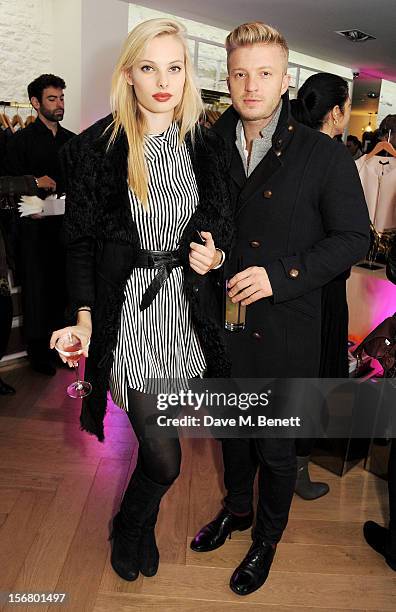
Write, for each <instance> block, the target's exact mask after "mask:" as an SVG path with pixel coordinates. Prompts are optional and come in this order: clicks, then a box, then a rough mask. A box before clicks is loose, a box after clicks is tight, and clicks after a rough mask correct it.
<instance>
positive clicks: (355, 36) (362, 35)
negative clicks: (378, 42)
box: [336, 30, 375, 42]
mask: <svg viewBox="0 0 396 612" xmlns="http://www.w3.org/2000/svg"><path fill="white" fill-rule="evenodd" d="M336 34H339V35H340V36H344V37H345V38H346V39H347V40H349V41H350V42H366V41H367V40H375V36H371V34H366V32H362V31H361V30H337V31H336Z"/></svg>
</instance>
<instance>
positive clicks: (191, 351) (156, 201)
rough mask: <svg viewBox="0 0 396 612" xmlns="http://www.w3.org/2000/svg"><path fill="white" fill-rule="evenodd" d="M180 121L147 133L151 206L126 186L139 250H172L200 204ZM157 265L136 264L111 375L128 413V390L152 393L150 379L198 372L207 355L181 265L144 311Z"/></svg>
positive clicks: (118, 399) (115, 393)
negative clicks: (180, 141)
mask: <svg viewBox="0 0 396 612" xmlns="http://www.w3.org/2000/svg"><path fill="white" fill-rule="evenodd" d="M178 138H179V128H178V126H177V124H176V123H172V124H171V125H170V127H169V128H168V129H167V130H166V131H165V132H164V133H163V134H159V135H150V136H148V137H147V138H146V139H145V156H146V163H147V167H148V172H149V196H148V208H147V209H144V208H143V206H142V204H141V203H140V201H139V200H138V199H137V198H136V196H135V194H134V193H133V192H131V191H130V192H129V197H130V202H131V209H132V216H133V219H134V221H135V223H136V225H137V229H138V232H139V237H140V243H141V248H142V249H148V250H154V251H172V250H174V249H176V248H177V247H178V243H179V241H180V238H181V235H182V233H183V230H184V228H185V227H186V225H187V223H188V221H189V219H190V218H191V216H192V214H193V213H194V211H195V209H196V207H197V205H198V188H197V184H196V180H195V175H194V171H193V167H192V163H191V158H190V155H189V153H188V150H187V147H186V145H185V144H184V143H183V144H182V146H179V144H178ZM157 271H158V270H154V269H147V268H135V269H134V270H133V272H132V275H131V276H130V278H129V280H128V282H127V286H126V289H125V302H124V305H123V309H122V315H121V326H120V330H119V333H118V339H117V346H116V349H115V351H114V362H113V367H112V372H111V376H110V392H111V395H112V398H113V401H114V402H115V403H116V404H117V405H118V406H120V407H121V408H123V409H124V410H127V411H128V396H127V389H128V387H129V388H132V389H136V390H138V391H142V392H145V391H147V388H148V387H147V382H146V381H147V380H150V379H169V378H171V379H182V380H186V379H188V378H193V377H195V376H199V375H201V374H202V372H203V371H204V370H205V367H206V363H205V357H204V354H203V351H202V348H201V346H200V343H199V340H198V337H197V335H196V332H195V330H194V328H193V325H192V322H191V315H190V305H189V303H188V301H187V298H186V296H185V293H184V289H183V268H182V267H177V268H174V269H173V270H172V272H171V274H170V276H169V278H168V279H167V281H166V282H165V283H164V285H163V286H162V287H161V289H160V291H159V293H158V294H157V295H156V297H155V299H154V301H153V302H152V304H151V305H150V306H149V307H148V308H146V310H143V311H140V309H139V304H140V301H141V299H142V296H143V293H144V292H145V290H146V289H147V287H148V285H149V284H150V282H151V281H152V279H153V278H154V276H155V275H156V273H157Z"/></svg>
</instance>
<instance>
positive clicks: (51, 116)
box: [40, 108, 64, 123]
mask: <svg viewBox="0 0 396 612" xmlns="http://www.w3.org/2000/svg"><path fill="white" fill-rule="evenodd" d="M40 112H41V114H42V115H43V117H45V118H46V119H47V121H53V122H56V123H59V122H60V121H62V120H63V115H64V112H63V113H62V115H59V114H55V112H52V113H50V112H48V111H47V110H45V109H42V108H41V109H40Z"/></svg>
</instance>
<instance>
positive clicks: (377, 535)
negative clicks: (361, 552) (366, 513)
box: [363, 521, 396, 571]
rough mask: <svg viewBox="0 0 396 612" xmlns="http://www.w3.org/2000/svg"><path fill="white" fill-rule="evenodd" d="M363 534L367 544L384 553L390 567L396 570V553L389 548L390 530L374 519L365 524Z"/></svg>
mask: <svg viewBox="0 0 396 612" xmlns="http://www.w3.org/2000/svg"><path fill="white" fill-rule="evenodd" d="M363 535H364V539H365V540H366V542H367V544H368V545H369V546H371V548H373V549H374V550H375V552H377V553H379V554H380V555H382V556H383V557H384V558H385V561H386V563H387V564H388V565H389V567H390V568H391V569H393V571H396V554H392V553H391V551H390V550H389V540H390V536H389V530H388V529H386V528H385V527H381V525H378V524H377V523H374V521H367V523H364V526H363Z"/></svg>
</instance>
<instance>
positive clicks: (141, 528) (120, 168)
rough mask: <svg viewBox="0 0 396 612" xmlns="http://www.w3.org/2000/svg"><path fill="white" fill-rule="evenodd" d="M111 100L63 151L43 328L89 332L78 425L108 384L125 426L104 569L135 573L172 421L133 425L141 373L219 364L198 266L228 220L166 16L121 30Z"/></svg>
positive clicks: (148, 404) (179, 37)
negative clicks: (62, 251)
mask: <svg viewBox="0 0 396 612" xmlns="http://www.w3.org/2000/svg"><path fill="white" fill-rule="evenodd" d="M111 104H112V114H111V115H110V116H108V117H106V118H104V119H101V120H100V121H98V122H97V123H95V124H94V125H93V126H91V127H90V128H89V129H88V130H86V131H85V132H83V133H82V134H81V135H80V136H78V137H77V138H75V139H73V141H72V142H71V143H70V145H69V146H68V147H67V148H66V150H65V153H64V162H65V167H66V170H67V201H66V215H65V235H66V241H67V249H68V292H69V296H70V308H71V312H72V313H73V312H74V313H75V316H76V325H73V326H71V327H68V328H65V329H63V330H59V331H56V332H54V334H53V336H52V339H51V346H54V345H55V342H56V340H57V339H58V338H59V337H61V336H62V335H64V334H65V332H67V331H71V332H73V333H74V334H75V335H76V336H77V337H78V338H79V339H80V340H81V342H82V344H83V345H84V346H85V345H86V344H87V342H88V340H90V345H89V358H88V360H87V364H86V372H85V378H86V379H87V380H88V381H90V382H91V384H92V389H93V390H92V394H91V395H90V396H89V397H88V398H86V399H85V400H84V401H83V408H82V413H81V426H82V429H84V430H86V431H88V432H90V433H93V434H94V435H96V436H97V437H98V439H99V440H103V439H104V433H103V418H104V414H105V409H106V392H107V390H108V389H110V391H111V393H112V397H113V399H114V401H115V402H116V404H117V405H119V406H120V407H122V408H123V409H124V410H126V411H127V413H128V417H129V419H130V421H131V424H132V427H133V429H134V431H135V434H136V436H137V438H138V440H139V454H138V462H137V466H136V469H135V471H134V473H133V475H132V478H131V480H130V482H129V484H128V487H127V489H126V491H125V493H124V497H123V501H122V503H121V507H120V511H119V513H118V514H117V515H116V516H115V517H114V520H113V547H112V556H111V563H112V566H113V568H114V570H115V571H116V572H117V573H118V574H119V575H120V576H121V577H122V578H124V579H125V580H135V579H136V578H137V577H138V575H139V572H141V573H142V574H144V575H145V576H153V575H154V574H155V573H156V572H157V568H158V562H159V554H158V549H157V546H156V542H155V535H154V528H155V524H156V520H157V515H158V510H159V504H160V501H161V498H162V497H163V495H164V494H165V492H166V491H167V490H168V488H169V487H170V486H171V484H172V483H173V482H174V480H175V479H176V478H177V476H178V474H179V470H180V460H181V451H180V443H179V440H178V437H177V432H176V431H175V432H173V433H174V434H175V435H174V437H162V438H161V437H160V438H157V437H155V434H154V437H153V433H152V432H151V435H150V437H148V436H146V431H145V426H146V424H147V420H148V419H149V418H150V415H153V414H155V413H156V414H158V412H157V408H156V396H155V395H154V394H150V393H149V392H148V390H147V388H146V385H145V381H146V380H148V379H153V378H156V379H168V378H178V379H180V378H181V379H183V380H184V379H187V378H192V377H197V376H201V375H202V374H203V373H204V372H205V373H206V375H207V376H227V375H228V372H229V364H228V360H227V357H226V353H225V350H224V346H223V341H222V339H221V328H220V321H219V319H218V314H219V308H218V303H217V301H216V292H218V291H219V290H220V284H219V283H218V281H217V280H216V278H217V277H216V273H215V272H211V270H213V269H215V268H219V267H221V264H222V262H223V260H224V253H225V252H227V250H228V247H229V243H230V240H231V232H232V224H231V213H230V211H229V203H228V191H227V188H226V185H225V183H224V178H223V177H224V168H223V167H222V161H221V158H220V156H219V155H218V153H217V152H218V151H220V150H221V144H220V143H219V137H217V136H215V135H214V134H211V133H210V132H209V131H208V132H206V131H205V130H203V131H202V129H198V128H196V124H197V121H198V118H199V115H200V113H201V111H202V104H201V99H200V96H199V93H198V91H197V89H196V86H195V84H194V78H193V72H192V66H191V62H190V59H189V55H188V49H187V45H186V40H185V32H184V30H183V28H182V26H181V25H180V24H178V23H177V22H175V21H172V20H168V19H152V20H149V21H146V22H144V23H141V24H139V25H138V26H136V27H135V28H134V29H133V30H132V31H131V32H130V34H129V36H128V38H127V40H126V43H125V45H124V48H123V50H122V52H121V56H120V59H119V61H118V64H117V66H116V68H115V71H114V75H113V82H112V92H111ZM220 152H221V151H220ZM199 233H200V235H201V236H202V239H203V240H202V241H201V240H200V238H199ZM87 356H88V355H87Z"/></svg>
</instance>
